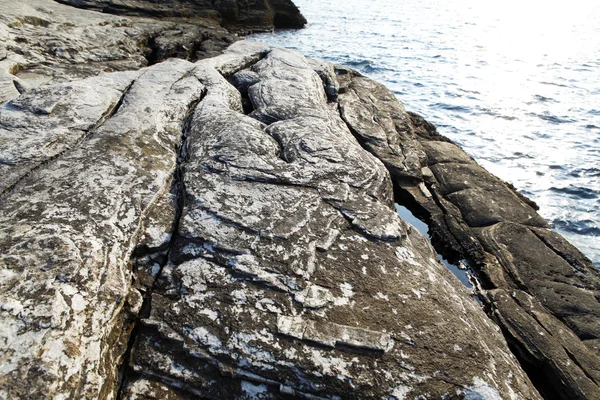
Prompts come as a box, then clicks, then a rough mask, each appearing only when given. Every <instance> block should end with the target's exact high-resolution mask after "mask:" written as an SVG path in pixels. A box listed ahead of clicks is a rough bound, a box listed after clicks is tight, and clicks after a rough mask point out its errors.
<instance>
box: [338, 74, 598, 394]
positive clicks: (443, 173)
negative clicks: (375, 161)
mask: <svg viewBox="0 0 600 400" xmlns="http://www.w3.org/2000/svg"><path fill="white" fill-rule="evenodd" d="M336 72H337V74H338V80H339V82H340V93H341V94H340V96H339V104H340V112H341V115H342V117H343V118H344V120H345V121H346V122H347V123H348V126H349V127H350V129H351V130H352V132H353V133H354V135H355V136H356V137H357V139H358V140H359V141H360V142H361V143H362V144H363V146H364V147H365V148H366V149H367V150H369V151H370V152H371V153H372V154H374V155H375V156H376V157H378V158H379V159H380V160H382V161H383V162H384V164H385V165H386V167H387V168H388V170H389V171H390V174H391V175H392V179H393V180H394V183H395V186H396V191H397V194H398V197H399V202H401V201H404V202H405V203H406V204H407V206H408V207H410V208H412V210H413V211H414V212H415V213H417V214H418V215H421V216H423V217H424V219H426V220H427V222H428V223H429V227H430V233H431V236H432V239H433V243H434V245H436V247H437V248H438V249H440V251H442V252H445V253H446V254H447V255H448V257H452V256H454V257H455V258H456V259H463V258H464V259H467V260H468V261H469V263H470V266H471V267H472V268H474V269H475V270H476V271H477V272H478V276H479V279H480V281H481V282H482V286H483V289H484V290H483V291H482V298H483V300H484V301H485V302H486V303H487V307H488V309H489V313H490V315H491V316H492V317H493V318H494V320H495V321H497V322H498V323H499V325H500V326H501V327H502V329H503V331H504V333H505V335H506V337H507V339H508V340H509V342H510V344H511V346H512V347H513V348H514V349H515V351H516V354H517V355H518V356H519V358H520V360H521V361H522V363H523V365H524V366H525V367H526V368H527V370H528V371H530V372H531V374H532V375H531V376H532V378H533V379H534V380H535V382H534V383H536V385H537V386H538V388H540V390H542V392H543V393H542V394H543V395H544V396H545V397H548V398H577V399H580V398H586V399H591V398H600V376H599V375H598V371H599V370H600V358H599V357H598V356H599V355H600V351H599V350H600V347H599V343H600V340H599V339H600V323H599V321H600V274H599V272H598V270H597V269H596V268H595V267H594V266H593V264H592V263H591V262H590V261H589V260H588V259H587V258H586V257H585V256H584V255H582V254H581V253H580V252H579V251H578V250H577V249H575V248H574V247H573V246H571V245H570V244H569V243H568V242H567V241H566V240H564V239H563V238H562V237H561V236H560V235H558V234H557V233H555V232H553V231H552V230H550V229H548V226H547V223H546V222H545V221H544V220H543V218H542V217H541V216H540V215H538V214H537V213H536V209H537V206H536V205H535V203H533V202H532V201H531V200H529V199H527V198H525V197H524V196H522V195H520V194H519V193H517V192H516V191H515V190H514V188H513V187H512V186H510V185H508V184H506V183H504V182H502V181H501V180H499V179H498V178H496V177H495V176H493V175H491V174H490V173H489V172H487V171H485V170H484V169H483V168H481V167H480V166H479V165H477V163H476V162H475V161H474V160H473V159H472V158H471V157H469V156H468V155H467V154H466V153H465V152H464V151H463V150H462V149H461V148H460V147H458V146H456V145H455V144H453V143H452V142H451V141H450V140H448V139H447V138H445V137H443V136H441V135H439V134H438V133H437V132H436V130H435V127H433V125H431V124H429V123H428V122H427V121H425V120H423V118H421V117H419V116H417V115H415V114H410V113H407V112H406V111H405V110H404V107H403V106H402V105H401V104H400V103H399V102H398V101H397V100H395V98H394V96H393V94H392V93H391V92H390V91H389V90H387V89H386V88H385V87H383V86H382V85H379V84H377V83H375V82H372V81H370V80H368V79H366V78H364V77H362V76H360V75H359V74H358V73H356V72H354V71H351V70H348V69H346V68H342V67H338V68H337V70H336ZM371 115H375V118H371ZM390 138H391V139H390Z"/></svg>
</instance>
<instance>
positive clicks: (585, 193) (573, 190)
mask: <svg viewBox="0 0 600 400" xmlns="http://www.w3.org/2000/svg"><path fill="white" fill-rule="evenodd" d="M549 190H551V191H553V192H557V193H565V194H568V195H569V196H571V197H574V198H577V199H596V198H598V197H599V194H598V191H597V190H594V189H589V188H586V187H579V186H572V185H569V186H566V187H563V188H557V187H555V186H552V187H551V188H550V189H549Z"/></svg>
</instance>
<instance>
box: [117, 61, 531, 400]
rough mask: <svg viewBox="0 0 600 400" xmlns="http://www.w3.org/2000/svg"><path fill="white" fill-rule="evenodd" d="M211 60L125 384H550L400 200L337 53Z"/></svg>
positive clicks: (259, 390)
mask: <svg viewBox="0 0 600 400" xmlns="http://www.w3.org/2000/svg"><path fill="white" fill-rule="evenodd" d="M216 64H217V65H219V64H221V62H219V61H218V59H217V62H216V63H215V61H214V60H203V61H200V62H198V63H196V69H195V72H194V74H195V75H196V76H197V77H198V78H199V80H200V81H201V82H202V84H203V85H205V87H206V89H207V93H206V96H205V97H204V98H203V100H202V101H201V102H200V103H199V104H198V106H197V108H196V110H195V111H194V114H193V117H192V118H191V120H190V122H189V125H188V127H187V141H186V158H185V161H184V162H183V164H182V167H181V169H182V171H183V177H182V182H183V187H184V193H183V196H184V198H183V208H182V214H181V219H180V221H179V224H178V229H177V232H176V233H175V235H174V241H173V242H172V245H171V246H172V247H171V250H170V252H169V261H168V263H167V265H166V266H165V267H164V269H163V272H162V274H161V276H160V277H159V278H158V279H157V281H156V282H157V284H156V285H155V287H154V290H153V292H152V296H151V310H150V313H149V315H148V316H147V318H144V319H142V320H141V322H140V324H141V325H140V331H139V334H138V336H137V339H136V342H135V345H134V347H133V350H132V358H131V362H130V369H129V370H128V371H127V373H126V381H125V384H124V386H123V391H122V394H123V396H124V397H125V398H151V397H157V396H158V397H161V398H186V397H191V396H199V397H209V398H240V399H243V398H264V399H267V398H268V399H272V398H286V397H288V396H292V397H296V398H314V399H334V398H336V399H337V398H386V399H388V398H395V399H404V398H410V397H412V396H417V395H423V394H427V395H428V396H433V397H441V396H444V395H446V396H458V395H462V396H464V395H470V396H478V395H479V396H486V395H489V394H490V393H491V394H493V395H494V396H497V397H503V398H510V397H511V396H516V397H519V398H531V399H537V398H539V397H538V395H537V392H536V391H535V389H533V387H532V386H531V384H530V383H529V381H528V379H527V377H526V376H525V374H524V373H523V371H522V370H521V368H520V366H519V365H518V363H517V362H516V359H515V358H514V357H513V356H512V354H511V353H510V351H509V350H508V348H507V346H506V343H505V342H504V339H503V338H502V335H501V333H500V332H499V330H498V329H497V327H496V326H495V325H494V324H493V323H492V322H491V320H489V319H488V318H487V317H486V316H485V314H484V313H482V312H481V310H480V309H479V307H478V306H477V304H476V303H475V302H474V301H473V300H472V299H471V298H470V297H469V296H468V294H467V292H466V290H465V289H464V287H462V285H461V284H460V283H459V282H458V281H457V280H456V279H455V278H454V276H453V275H452V274H451V273H450V272H449V271H448V270H446V269H445V267H444V266H443V265H441V264H440V263H439V262H438V261H437V257H436V255H435V252H434V251H433V249H432V248H431V246H430V245H429V243H428V242H427V240H426V239H425V238H423V237H422V236H421V235H420V234H419V233H418V232H416V231H415V230H413V229H410V228H409V227H408V226H407V225H406V223H404V222H403V221H402V220H401V219H400V218H399V217H398V215H397V214H396V212H395V210H394V207H393V201H394V199H393V191H392V183H391V180H390V177H389V174H388V172H387V171H386V169H385V168H384V166H383V164H382V163H381V162H379V161H378V160H377V159H376V158H375V157H373V156H371V155H370V154H369V153H368V152H366V151H365V150H363V149H362V147H361V146H360V144H359V143H358V142H357V141H356V139H355V138H354V137H353V135H352V133H351V132H350V131H349V130H348V128H347V126H346V124H345V123H344V121H343V120H342V119H341V118H340V114H339V112H338V105H337V103H335V102H330V101H329V102H328V99H331V98H334V96H333V90H332V89H331V88H333V87H335V86H336V85H335V74H334V72H333V67H331V66H324V65H323V64H320V63H316V62H313V61H310V60H307V59H305V58H304V57H302V56H301V55H299V54H297V53H295V52H292V51H287V50H271V51H269V52H268V54H267V55H266V57H264V58H262V59H261V60H260V61H258V62H255V63H254V65H251V66H249V65H248V63H247V62H241V61H240V62H239V63H238V69H239V70H240V71H243V72H239V73H240V74H242V75H243V76H245V77H246V78H248V77H251V80H252V81H254V83H253V84H252V85H250V86H249V87H248V85H247V84H246V83H247V82H248V79H246V78H244V79H241V77H240V76H238V77H237V78H234V76H235V74H236V73H237V72H235V71H234V70H235V68H231V69H228V71H227V72H226V73H223V72H222V71H221V73H219V72H218V69H215V65H216ZM248 67H250V68H249V69H250V70H251V71H252V73H253V74H252V73H249V71H248ZM324 67H325V68H324ZM315 69H316V71H315ZM327 71H329V72H327ZM230 74H233V75H232V77H230V76H229V75H230ZM327 76H328V77H329V79H331V78H333V80H329V81H328V79H327ZM323 77H326V79H323ZM227 78H229V81H231V82H238V83H240V90H241V92H247V93H248V96H249V99H250V100H251V102H252V107H253V109H254V111H253V112H252V113H251V114H250V116H248V115H245V114H244V113H243V107H242V93H241V92H240V91H238V90H237V89H236V88H235V87H234V86H232V85H231V84H230V83H229V82H228V79H227ZM326 90H328V91H329V93H326Z"/></svg>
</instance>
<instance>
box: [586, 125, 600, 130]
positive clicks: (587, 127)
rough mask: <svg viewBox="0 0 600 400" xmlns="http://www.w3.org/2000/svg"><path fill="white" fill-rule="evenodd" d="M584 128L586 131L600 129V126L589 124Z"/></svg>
mask: <svg viewBox="0 0 600 400" xmlns="http://www.w3.org/2000/svg"><path fill="white" fill-rule="evenodd" d="M584 128H585V129H600V126H596V125H592V124H588V125H584Z"/></svg>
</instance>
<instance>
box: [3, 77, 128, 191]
mask: <svg viewBox="0 0 600 400" xmlns="http://www.w3.org/2000/svg"><path fill="white" fill-rule="evenodd" d="M134 83H135V79H133V80H132V81H131V83H129V85H128V86H127V87H125V88H124V90H123V91H122V92H121V95H120V97H119V98H118V99H117V100H116V102H115V103H113V104H111V105H109V107H108V108H107V109H106V111H105V112H104V113H102V115H101V116H100V118H99V119H98V120H97V121H96V122H95V123H93V125H92V126H91V127H89V128H88V129H85V130H83V131H81V135H80V136H79V137H78V138H75V139H74V141H72V142H71V143H68V144H67V146H65V148H64V149H63V150H62V151H59V152H57V153H56V154H54V155H51V156H50V157H44V156H42V158H41V159H39V160H36V161H38V162H37V163H35V164H34V165H33V166H31V167H29V166H28V167H29V168H28V169H27V170H25V171H19V174H20V176H18V177H15V178H13V181H12V182H9V185H7V186H5V185H0V187H1V186H5V187H4V188H3V190H2V192H0V200H2V198H3V197H5V196H7V195H9V194H10V192H11V191H12V190H13V189H14V188H15V187H16V186H17V185H18V184H19V182H21V181H23V180H24V179H25V178H26V177H28V176H29V175H31V174H32V173H34V172H35V171H36V170H37V169H39V168H41V167H43V166H44V165H46V164H49V163H52V162H55V161H57V160H59V159H60V158H61V157H62V156H64V155H65V154H67V153H68V152H69V151H72V150H73V149H76V148H77V147H78V146H80V145H81V144H82V143H83V142H84V141H86V140H87V139H89V138H90V137H92V135H93V134H94V132H96V131H97V130H98V129H99V128H100V127H101V126H102V125H103V124H104V123H105V122H106V121H108V120H109V119H110V118H111V117H112V116H114V115H115V114H116V113H117V112H118V111H119V108H120V107H121V105H122V103H123V99H124V98H125V96H126V95H127V93H128V92H129V90H130V88H131V87H132V86H133V84H134ZM11 104H12V103H8V104H7V105H6V106H5V107H7V108H8V109H10V108H11ZM17 109H18V107H17ZM44 115H51V114H50V113H48V114H45V113H44ZM58 140H59V139H56V140H55V141H51V142H50V143H49V144H48V145H47V146H52V145H53V144H54V143H55V142H57V141H58ZM4 165H7V166H10V167H13V166H15V164H14V163H5V164H4Z"/></svg>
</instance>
